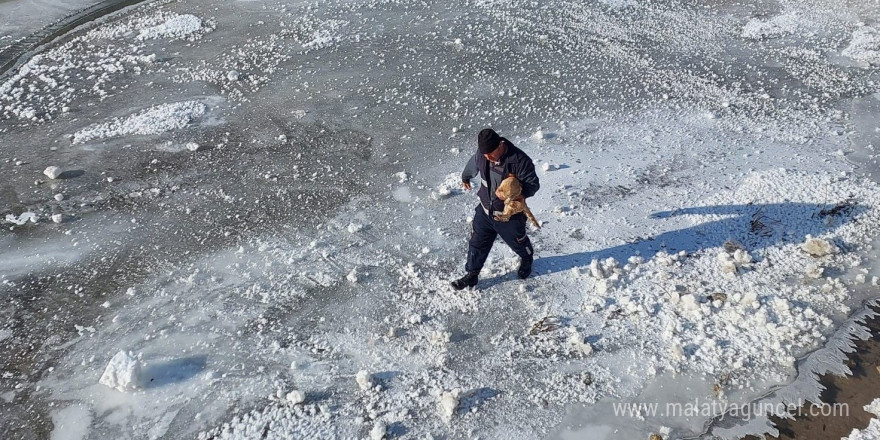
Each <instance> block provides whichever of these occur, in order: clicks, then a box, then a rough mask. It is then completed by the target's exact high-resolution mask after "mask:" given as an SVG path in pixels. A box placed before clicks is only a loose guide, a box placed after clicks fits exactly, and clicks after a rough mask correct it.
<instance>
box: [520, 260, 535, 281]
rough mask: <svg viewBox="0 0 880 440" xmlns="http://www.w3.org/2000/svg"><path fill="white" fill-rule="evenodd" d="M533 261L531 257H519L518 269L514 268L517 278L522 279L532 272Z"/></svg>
mask: <svg viewBox="0 0 880 440" xmlns="http://www.w3.org/2000/svg"><path fill="white" fill-rule="evenodd" d="M533 261H535V259H534V258H533V257H531V256H530V257H529V258H521V259H520V260H519V269H517V270H516V274H517V275H519V279H521V280H524V279H526V278H528V277H529V275H531V274H532V262H533Z"/></svg>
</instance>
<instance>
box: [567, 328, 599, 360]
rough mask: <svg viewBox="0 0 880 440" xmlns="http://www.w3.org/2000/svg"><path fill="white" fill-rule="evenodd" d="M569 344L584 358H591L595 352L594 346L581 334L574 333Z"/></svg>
mask: <svg viewBox="0 0 880 440" xmlns="http://www.w3.org/2000/svg"><path fill="white" fill-rule="evenodd" d="M568 343H569V344H571V345H572V347H574V349H575V350H577V351H578V352H580V353H581V354H583V355H584V356H589V355H590V354H591V353H592V352H593V346H592V345H591V344H590V343H589V342H587V340H586V339H584V337H583V336H581V335H580V334H579V333H572V334H571V336H569V337H568Z"/></svg>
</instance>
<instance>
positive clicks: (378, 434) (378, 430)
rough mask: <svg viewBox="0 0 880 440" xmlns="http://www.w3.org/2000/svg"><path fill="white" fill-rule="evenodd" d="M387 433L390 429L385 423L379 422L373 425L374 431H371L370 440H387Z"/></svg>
mask: <svg viewBox="0 0 880 440" xmlns="http://www.w3.org/2000/svg"><path fill="white" fill-rule="evenodd" d="M387 431H388V427H387V426H386V425H385V422H383V421H381V420H379V421H378V422H376V424H375V425H373V429H371V430H370V440H382V439H383V438H385V433H386V432H387Z"/></svg>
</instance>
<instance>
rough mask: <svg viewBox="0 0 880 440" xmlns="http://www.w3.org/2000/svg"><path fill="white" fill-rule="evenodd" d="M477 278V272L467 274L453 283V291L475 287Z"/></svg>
mask: <svg viewBox="0 0 880 440" xmlns="http://www.w3.org/2000/svg"><path fill="white" fill-rule="evenodd" d="M479 278H480V273H479V272H468V273H467V275H465V276H463V277H461V278H459V279H457V280H455V281H453V282H452V288H453V289H455V290H461V289H464V288H465V287H474V286H476V285H477V281H479Z"/></svg>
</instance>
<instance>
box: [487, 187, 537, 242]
mask: <svg viewBox="0 0 880 440" xmlns="http://www.w3.org/2000/svg"><path fill="white" fill-rule="evenodd" d="M495 195H496V196H497V197H498V198H499V199H502V200H504V211H503V212H502V213H501V215H496V216H495V221H499V222H506V221H509V220H510V217H511V216H513V215H516V214H519V213H520V212H523V213H525V214H526V217H528V219H529V221H531V222H532V224H533V225H535V227H536V228H538V229H541V225H540V224H539V223H538V220H537V219H536V218H535V215H534V214H532V210H531V209H529V206H528V205H526V198H525V197H523V196H522V185H521V184H520V183H519V180H517V178H516V177H515V176H514V175H513V174H509V175H508V176H507V178H505V179H504V180H502V181H501V185H499V186H498V189H496V190H495Z"/></svg>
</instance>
